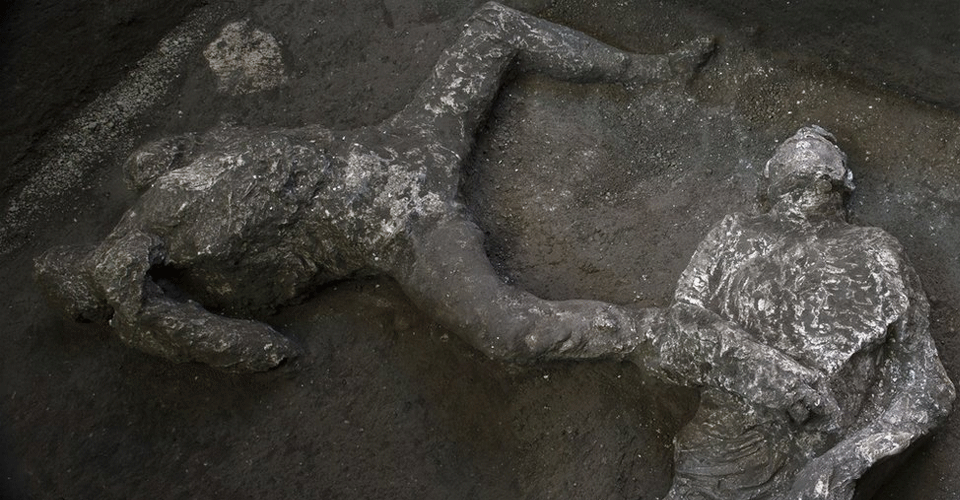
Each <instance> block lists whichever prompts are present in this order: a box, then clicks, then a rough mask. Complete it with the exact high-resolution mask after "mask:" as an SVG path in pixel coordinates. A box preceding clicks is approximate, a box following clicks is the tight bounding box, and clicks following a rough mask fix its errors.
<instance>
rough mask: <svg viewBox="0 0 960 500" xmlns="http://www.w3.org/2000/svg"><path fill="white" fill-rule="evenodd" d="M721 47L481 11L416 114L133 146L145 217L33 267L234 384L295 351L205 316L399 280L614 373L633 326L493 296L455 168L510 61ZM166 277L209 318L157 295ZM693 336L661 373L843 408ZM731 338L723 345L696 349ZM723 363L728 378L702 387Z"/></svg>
mask: <svg viewBox="0 0 960 500" xmlns="http://www.w3.org/2000/svg"><path fill="white" fill-rule="evenodd" d="M712 50H713V43H712V41H710V40H706V39H702V40H697V41H695V42H693V43H691V44H688V45H687V46H686V47H685V48H682V49H680V50H678V51H677V52H674V53H671V54H668V55H637V54H629V53H625V52H622V51H620V50H617V49H614V48H612V47H610V46H607V45H604V44H602V43H600V42H598V41H596V40H594V39H592V38H589V37H587V36H586V35H584V34H582V33H579V32H576V31H573V30H570V29H568V28H564V27H562V26H558V25H555V24H552V23H549V22H546V21H543V20H541V19H537V18H534V17H531V16H528V15H525V14H522V13H520V12H517V11H514V10H512V9H509V8H506V7H503V6H501V5H499V4H496V3H492V2H491V3H488V4H485V5H484V6H483V7H482V8H480V9H479V10H478V12H477V13H475V14H474V15H473V16H471V18H470V19H469V20H468V22H467V24H466V27H465V30H464V32H463V34H462V35H461V36H460V37H459V39H458V40H457V41H456V43H455V44H454V45H453V46H452V47H451V48H449V49H448V50H446V51H445V52H444V53H443V55H442V56H441V58H440V60H439V62H438V64H437V65H436V67H435V68H434V71H433V73H432V75H431V76H430V77H429V78H428V80H427V81H426V82H425V83H424V84H423V85H422V86H421V87H420V89H419V90H418V92H417V93H416V96H415V98H414V100H413V102H411V103H410V104H409V105H408V106H406V107H405V108H404V109H403V110H402V111H400V112H399V113H398V114H397V115H395V116H393V117H392V118H390V119H388V120H387V121H385V122H384V123H382V124H380V125H377V126H373V127H369V128H363V129H359V130H353V131H348V132H331V131H328V130H324V129H321V128H319V127H315V126H308V127H304V128H300V129H291V130H268V131H264V130H242V129H236V128H227V127H224V128H219V129H215V130H212V131H210V132H208V133H206V134H203V135H194V134H189V135H185V136H180V137H175V138H172V139H166V140H161V141H158V142H155V143H153V144H149V145H147V146H145V147H143V148H141V149H140V150H139V151H137V152H135V153H134V154H133V155H131V157H130V159H129V160H128V161H127V164H126V165H125V168H126V172H127V174H128V177H129V179H130V181H131V183H132V184H133V185H134V186H135V187H137V188H140V189H143V190H145V191H144V192H143V194H142V197H141V198H140V200H139V201H138V202H137V203H136V204H135V205H134V206H133V207H132V208H131V209H130V210H129V211H128V212H127V213H126V214H125V215H124V216H123V218H122V220H121V221H120V222H119V224H118V225H117V226H116V227H115V228H114V230H113V232H112V233H111V234H110V235H109V236H108V237H107V238H106V240H105V241H103V242H102V243H100V244H99V245H97V246H96V247H93V248H88V247H77V246H67V247H57V248H53V249H51V250H49V251H47V252H46V253H45V254H43V255H42V256H41V257H39V258H38V259H37V261H36V274H37V279H38V282H39V283H40V285H41V287H42V288H43V289H44V291H45V293H46V294H47V295H48V296H49V297H50V298H51V300H52V301H54V302H58V303H59V304H60V305H61V306H62V307H63V308H64V309H65V310H66V311H67V312H68V314H70V315H71V316H73V317H74V318H76V319H81V320H88V321H94V320H109V322H110V325H111V326H112V327H113V329H114V330H115V332H116V334H117V335H118V336H119V338H120V339H121V340H122V341H123V342H125V343H126V344H128V345H130V346H132V347H134V348H137V349H140V350H143V351H146V352H148V353H153V354H156V355H159V356H162V357H165V358H167V359H170V360H173V361H178V362H181V361H197V362H202V363H207V364H209V365H212V366H215V367H219V368H223V369H228V370H233V371H255V370H265V369H269V368H271V367H273V366H276V365H277V364H278V363H280V362H281V361H282V360H283V359H284V358H287V357H290V356H294V355H296V354H297V349H296V347H295V346H294V345H293V344H292V343H291V342H290V341H289V340H288V339H287V338H285V337H283V336H282V335H280V334H279V333H277V332H276V331H275V330H273V329H272V328H271V327H269V326H268V325H266V324H264V323H261V322H256V321H250V320H245V319H234V318H230V317H226V316H221V315H218V314H213V313H211V312H209V311H208V310H207V309H205V308H204V307H203V306H201V305H200V303H202V304H204V305H206V306H208V307H210V306H212V307H216V308H217V309H219V310H221V311H224V312H225V313H227V314H234V315H239V316H243V315H244V314H245V313H248V312H249V311H250V310H256V309H258V308H262V307H265V306H273V305H277V304H282V303H284V302H288V301H291V300H294V299H297V298H298V297H301V296H302V295H304V294H306V293H309V292H310V291H311V290H312V289H315V288H316V287H318V286H319V285H322V284H323V283H327V282H330V281H332V280H336V279H343V278H345V277H349V276H353V275H356V274H358V273H364V272H368V273H383V274H387V275H389V276H391V277H393V278H394V279H395V280H396V281H397V282H398V283H399V284H400V285H401V286H402V288H403V289H404V291H405V292H406V293H407V294H408V295H409V297H410V299H411V300H412V301H413V302H414V304H416V305H417V306H418V307H419V308H420V309H421V310H423V311H424V312H426V313H428V314H430V315H432V316H433V317H434V318H435V319H436V320H438V321H439V322H440V323H442V324H443V325H444V326H445V327H446V328H448V329H449V330H450V331H452V332H453V333H455V334H457V335H458V336H460V337H461V338H463V339H464V340H465V341H466V342H467V343H469V344H471V345H472V346H474V347H476V348H477V349H479V350H481V351H482V352H484V353H486V354H488V355H489V356H492V357H498V358H503V359H509V360H516V361H524V360H526V361H529V360H537V359H559V358H566V359H575V358H594V357H621V358H623V357H625V356H626V355H627V354H629V353H630V352H631V351H632V350H633V349H634V347H635V345H636V344H637V343H638V342H640V341H644V340H647V339H641V338H639V337H638V330H637V328H636V325H635V324H634V321H635V320H634V318H633V316H632V315H631V314H628V313H627V312H626V311H624V310H621V309H620V308H617V307H615V306H612V305H610V304H605V303H601V302H595V301H588V300H568V301H546V300H542V299H540V298H538V297H535V296H533V295H531V294H529V293H526V292H523V291H521V290H517V289H514V288H512V287H510V286H507V285H505V284H504V283H503V282H502V280H501V279H500V277H499V276H497V274H496V273H495V272H494V270H493V268H492V267H491V265H490V263H489V261H488V260H487V257H486V255H485V254H484V252H483V246H482V234H481V232H480V230H479V229H478V228H477V227H476V226H475V225H474V224H473V222H471V220H470V217H469V215H468V214H466V213H465V210H464V207H463V206H462V205H461V204H460V203H459V201H458V200H457V188H458V182H459V175H460V167H461V164H462V162H463V160H464V158H466V157H467V155H468V154H469V151H470V148H471V146H472V136H473V134H474V133H475V130H476V128H477V126H478V125H479V124H480V121H481V120H482V118H483V116H484V115H485V113H486V111H487V108H488V107H489V106H490V104H491V102H492V101H493V100H494V98H495V96H496V93H497V91H498V89H499V86H500V85H501V82H502V79H503V76H504V74H505V72H506V71H507V69H508V67H509V66H510V65H512V64H519V65H520V66H521V69H527V70H533V71H542V72H545V73H548V74H550V75H553V76H555V77H557V78H562V79H567V80H576V81H601V82H622V83H627V84H632V83H644V82H654V81H662V80H667V79H672V78H687V77H689V76H690V75H691V74H692V73H693V72H694V71H695V70H696V69H697V68H698V67H699V65H700V64H702V63H703V62H705V61H706V59H707V57H709V55H710V53H711V52H712ZM170 273H172V274H174V275H176V277H177V278H178V281H177V282H178V284H179V285H180V288H181V289H183V288H186V289H188V290H190V292H191V293H192V294H193V298H194V299H196V300H197V301H199V302H200V303H198V302H194V301H193V300H184V299H182V298H181V297H182V295H183V294H182V293H180V292H178V291H177V290H174V289H170V287H168V286H164V281H163V280H160V279H155V278H157V277H162V276H164V275H169V274H170ZM651 317H654V318H659V317H660V313H659V312H657V311H654V310H651ZM701 323H703V321H701ZM683 331H684V332H691V333H693V334H694V335H692V336H691V337H690V338H689V339H687V342H684V343H674V344H675V345H672V349H673V351H672V352H671V353H670V354H671V356H672V357H670V358H663V359H661V360H660V361H661V365H663V366H662V367H663V368H664V369H668V370H671V372H676V373H680V372H682V373H684V374H687V375H689V376H690V377H695V378H697V380H699V381H700V383H704V384H713V385H714V386H716V387H719V388H723V389H726V390H730V391H734V392H736V393H738V394H740V395H742V396H743V397H744V398H746V399H748V400H750V401H752V402H755V403H757V404H760V405H763V406H769V407H772V408H778V409H789V410H790V411H791V412H793V413H794V414H797V415H805V414H807V413H809V412H810V411H813V412H814V413H817V414H822V413H829V411H830V409H831V408H833V401H832V398H831V397H830V395H829V392H828V391H827V389H826V388H825V387H824V386H823V385H822V384H821V378H822V377H821V375H820V374H819V373H817V372H816V371H814V370H809V369H807V368H804V367H803V366H801V365H800V364H799V363H797V362H796V361H794V360H792V359H790V358H789V357H787V356H785V355H783V354H782V353H779V352H778V351H776V350H775V349H772V348H769V347H766V346H763V345H761V344H758V343H754V342H751V341H749V340H747V339H745V337H744V336H743V335H741V334H740V333H739V332H738V331H736V330H735V329H731V328H729V327H728V326H727V325H726V324H725V323H723V322H717V323H716V325H706V324H702V325H700V328H699V329H693V328H689V329H686V330H683ZM728 337H729V338H730V340H724V346H727V347H729V348H725V349H713V348H711V349H707V348H705V347H702V346H701V344H702V343H703V342H707V343H714V344H715V343H716V342H718V341H721V340H723V339H727V338H728ZM736 339H741V340H742V341H736ZM649 340H650V342H651V343H652V344H653V345H655V346H656V345H659V343H660V342H665V341H670V342H673V340H674V339H672V338H666V337H663V338H651V339H649ZM651 349H654V350H656V349H655V348H651ZM661 350H664V349H661ZM683 350H687V351H689V352H686V353H685V354H684V353H683V352H681V351H683ZM708 351H709V352H708ZM721 356H722V357H724V359H729V360H737V361H738V364H737V366H736V367H727V368H725V369H724V371H723V372H720V371H716V372H715V373H705V372H703V370H702V369H703V367H705V366H711V365H715V364H716V362H717V361H719V357H721ZM652 359H653V356H651V357H648V359H647V361H648V362H650V363H653V361H652ZM671 363H672V364H671ZM681 365H682V366H681ZM734 375H736V376H734Z"/></svg>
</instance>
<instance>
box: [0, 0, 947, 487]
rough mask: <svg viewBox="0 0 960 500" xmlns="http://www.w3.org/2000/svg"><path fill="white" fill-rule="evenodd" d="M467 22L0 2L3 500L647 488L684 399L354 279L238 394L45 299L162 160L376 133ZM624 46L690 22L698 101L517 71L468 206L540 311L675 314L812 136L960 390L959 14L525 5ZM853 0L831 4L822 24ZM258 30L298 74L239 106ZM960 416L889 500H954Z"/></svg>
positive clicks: (713, 4) (643, 48)
mask: <svg viewBox="0 0 960 500" xmlns="http://www.w3.org/2000/svg"><path fill="white" fill-rule="evenodd" d="M478 3H479V2H477V1H467V0H350V1H347V0H319V1H298V0H246V1H235V2H220V3H218V2H215V1H211V2H209V3H201V2H181V3H178V4H177V5H178V7H174V8H171V7H170V6H169V5H167V4H166V3H163V2H158V1H156V0H137V1H130V2H123V7H120V6H119V4H116V3H115V2H106V1H102V2H89V1H88V2H79V1H76V0H71V1H67V2H64V1H53V0H41V1H36V2H27V1H19V0H15V1H13V2H11V3H8V4H5V6H4V7H2V11H0V15H2V31H0V56H2V60H0V64H2V71H0V75H2V78H0V85H2V92H0V97H2V99H3V100H2V101H0V104H2V105H0V113H2V114H0V120H2V123H0V127H2V128H0V133H2V137H0V168H2V169H3V170H2V172H3V173H2V177H0V202H2V205H0V208H2V210H3V213H2V215H0V217H3V219H2V224H3V225H2V226H0V251H2V252H3V253H2V254H0V291H2V296H4V297H6V304H5V305H4V306H2V307H0V325H3V326H4V328H3V345H4V347H3V349H2V354H0V359H2V366H0V377H2V379H0V382H2V384H0V389H2V392H0V422H2V427H0V482H2V488H0V497H2V498H37V499H59V498H68V499H86V498H102V499H110V498H118V499H120V498H123V499H132V498H158V497H160V498H235V499H244V498H250V499H264V498H286V497H293V498H324V499H326V498H368V499H387V498H390V499H397V498H417V499H423V498H438V499H439V498H472V499H503V498H526V499H541V498H542V499H553V498H557V499H581V498H603V499H607V498H610V499H613V498H629V499H638V498H640V499H656V498H660V497H662V496H663V494H664V493H665V492H666V490H667V489H668V487H669V484H670V474H671V472H670V471H671V467H672V466H671V456H672V445H671V440H672V436H673V435H674V433H675V432H676V431H677V429H678V428H679V427H680V426H682V425H683V423H684V422H685V420H686V419H687V418H689V417H690V416H691V414H692V411H693V409H694V408H695V407H696V404H697V395H696V392H694V391H691V390H683V389H678V388H675V387H670V386H666V385H664V384H662V383H660V382H657V381H655V380H649V379H647V378H645V377H644V376H643V374H642V373H640V370H638V369H637V368H636V367H633V366H631V365H627V364H620V363H612V362H604V363H580V364H576V363H552V364H545V365H539V366H525V367H519V366H512V365H508V364H504V363H501V362H497V361H491V360H488V359H485V358H483V356H482V355H480V354H478V353H476V352H473V351H472V350H470V349H469V348H468V347H467V346H465V345H464V344H462V343H461V342H460V341H458V340H457V339H455V338H452V337H450V336H449V335H448V334H447V333H446V332H444V331H443V330H442V329H440V328H439V327H437V326H436V325H434V324H432V323H431V322H430V320H429V319H428V317H427V316H426V315H423V314H421V313H419V312H417V311H415V310H413V309H412V307H411V306H410V304H409V303H408V302H407V301H406V299H405V298H404V297H403V295H402V294H401V293H400V291H399V290H398V288H397V286H396V285H395V284H394V283H392V282H391V281H389V280H387V279H377V278H367V279H363V280H356V281H348V282H343V283H340V284H338V285H337V286H333V287H329V288H327V289H324V290H322V291H321V292H320V293H319V294H318V295H317V296H315V297H312V298H310V299H309V300H307V301H305V302H304V303H302V304H300V305H297V306H292V307H287V308H284V309H282V310H281V311H280V312H279V313H277V314H275V315H271V316H267V317H264V318H261V319H263V320H265V321H267V322H269V323H270V324H272V325H274V326H276V327H277V328H278V329H279V330H280V331H282V332H284V333H285V334H288V335H290V336H292V337H293V338H295V339H297V340H298V341H300V342H301V343H303V344H304V345H305V346H306V348H307V350H308V353H307V354H306V355H304V356H303V357H301V358H299V359H297V360H295V361H294V362H292V363H289V364H288V365H285V366H284V367H282V368H281V369H279V370H276V371H273V372H270V373H266V374H259V375H245V376H237V375H226V374H223V373H220V372H216V371H213V370H210V369H207V368H204V367H202V366H194V365H173V364H170V363H168V362H165V361H162V360H159V359H155V358H151V357H149V356H146V355H143V354H140V353H138V352H135V351H132V350H130V349H127V348H125V347H124V346H122V345H121V344H120V343H119V341H117V340H116V339H114V338H112V337H111V336H110V334H109V330H108V329H107V328H105V327H101V326H96V325H89V324H75V323H72V322H70V321H68V320H66V319H64V318H62V317H61V316H60V315H58V314H57V313H56V312H55V311H52V310H51V309H50V308H49V307H48V306H47V305H46V303H45V302H44V301H43V300H42V299H41V297H40V296H39V293H38V291H37V290H36V288H35V286H34V285H33V283H32V279H31V271H30V269H31V260H32V258H33V257H34V256H36V255H37V254H38V253H39V252H41V251H43V250H44V249H46V248H48V247H50V246H52V245H56V244H66V243H83V242H95V241H97V240H98V239H100V238H102V237H103V236H104V235H105V234H106V233H107V232H108V231H109V230H110V229H111V227H112V225H113V224H114V223H115V222H116V221H117V220H118V218H119V216H120V214H122V213H123V211H124V210H125V209H126V208H127V207H128V206H129V205H130V204H131V203H132V201H133V200H134V195H133V194H132V193H130V192H128V191H126V190H125V188H124V186H123V183H122V182H121V181H120V162H121V161H122V159H123V157H124V156H125V155H126V154H127V153H129V151H130V150H131V149H132V148H133V147H134V146H135V145H136V144H139V143H142V142H143V141H145V140H149V139H152V138H156V137H159V136H162V135H167V134H172V133H177V132H182V131H197V130H204V129H207V128H209V127H212V126H214V125H216V124H217V123H220V122H224V121H229V122H233V123H238V124H242V125H275V126H295V125H301V124H305V123H319V124H322V125H324V126H327V127H330V128H341V129H342V128H350V127H355V126H360V125H364V124H371V123H375V122H377V121H379V120H381V119H383V118H385V117H387V116H389V115H390V114H391V113H393V112H395V111H397V110H398V109H399V108H400V107H401V106H402V105H403V104H404V103H405V102H406V101H407V100H408V99H409V98H410V96H411V95H412V93H413V91H414V90H415V88H416V86H417V85H418V84H419V82H420V81H422V80H423V79H424V77H425V75H426V74H427V73H428V71H429V70H430V68H431V67H432V65H433V63H434V61H435V60H436V57H437V56H438V55H439V53H440V51H441V50H442V49H443V47H445V46H446V45H447V44H449V43H450V41H451V40H452V39H453V37H455V36H456V34H457V33H458V30H459V27H460V25H461V23H462V21H463V20H464V19H465V18H466V17H467V16H468V15H469V14H470V12H471V11H472V10H473V9H474V8H475V7H476V5H477V4H478ZM505 3H507V4H509V5H512V6H514V7H516V8H519V9H521V10H524V11H527V12H530V13H533V14H536V15H539V16H541V17H545V18H547V19H550V20H553V21H556V22H559V23H562V24H566V25H569V26H572V27H574V28H577V29H580V30H583V31H585V32H587V33H589V34H591V35H593V36H595V37H597V38H599V39H601V40H603V41H605V42H607V43H610V44H613V45H615V46H618V47H622V48H625V49H629V50H634V51H638V52H663V51H666V50H668V49H670V48H671V47H673V46H675V45H676V44H677V43H679V42H681V41H684V40H687V39H690V38H692V37H694V36H696V35H700V34H711V35H715V36H717V37H718V38H719V40H720V50H719V52H718V53H717V55H716V57H715V58H714V60H712V62H711V63H710V64H709V66H707V67H706V68H705V69H704V71H703V72H702V74H701V75H700V76H699V78H697V79H696V80H695V81H693V82H692V83H690V84H684V83H683V82H675V83H668V84H663V85H658V86H650V87H643V88H633V89H627V88H623V87H620V86H608V85H574V84H569V83H561V82H556V81H552V80H550V79H548V78H545V77H542V76H537V75H513V78H512V80H511V82H510V84H509V85H508V86H506V87H505V88H504V90H503V92H502V94H501V97H500V98H499V100H498V102H497V103H496V104H495V106H494V109H493V110H492V112H491V116H490V119H489V121H488V123H487V124H486V126H485V127H484V130H483V132H482V134H481V135H480V136H479V137H478V140H477V147H476V150H475V155H474V157H473V158H472V159H471V160H470V162H469V165H468V168H467V170H466V171H465V172H464V176H463V183H462V195H463V198H464V200H465V201H466V203H467V204H468V206H469V207H470V208H471V210H472V211H473V213H474V214H475V216H476V218H477V220H478V221H479V223H480V225H481V226H482V227H483V229H484V230H485V231H486V233H487V238H488V240H487V243H488V253H489V255H490V257H491V259H492V260H493V261H494V263H495V265H496V266H497V269H498V270H499V271H500V272H501V273H502V275H503V276H504V278H505V279H507V280H508V281H510V282H512V283H514V284H516V285H518V286H520V287H523V288H525V289H527V290H529V291H531V292H534V293H536V294H538V295H540V296H543V297H547V298H594V299H601V300H606V301H609V302H614V303H619V304H638V305H642V306H664V305H667V304H669V302H670V298H671V295H672V292H673V287H674V286H675V283H676V280H677V277H678V276H679V273H680V271H681V270H682V269H683V268H684V266H685V265H686V262H687V259H689V257H690V255H691V254H692V253H693V251H694V249H695V247H696V245H697V243H698V242H699V241H700V239H701V238H702V237H703V235H704V234H705V232H706V231H707V230H708V229H709V227H710V226H711V225H712V224H714V223H715V222H716V221H717V220H719V218H720V217H721V216H722V215H723V214H725V213H728V212H732V211H744V210H752V209H754V208H755V206H756V201H755V200H756V194H757V174H758V171H759V169H760V168H761V167H762V165H763V163H764V161H765V160H766V158H767V157H769V155H770V154H771V152H772V150H773V147H774V146H775V145H776V143H777V142H779V141H780V140H782V139H783V138H785V137H787V136H789V135H790V134H791V133H792V132H793V131H794V130H796V129H797V128H798V127H800V126H802V125H806V124H810V123H818V124H820V125H822V126H824V127H826V128H827V129H828V130H831V131H832V132H834V133H835V134H836V135H837V137H838V139H839V142H840V145H841V147H842V148H843V149H844V150H845V151H846V152H847V153H848V155H849V160H850V164H851V166H852V168H853V170H854V173H855V175H856V182H857V187H858V189H857V192H856V193H855V195H854V197H853V199H852V200H851V203H850V210H851V218H852V219H853V220H854V221H856V222H858V223H860V224H863V225H875V226H880V227H882V228H884V229H886V230H887V231H888V232H890V233H892V234H893V235H895V236H896V237H897V238H899V239H900V241H901V242H902V243H903V245H904V246H905V248H906V250H907V253H908V254H909V255H910V256H911V258H912V260H913V263H914V265H915V266H916V267H917V269H918V271H919V273H920V275H921V279H922V280H923V283H924V287H925V289H926V291H927V294H928V295H929V296H930V299H931V303H932V305H933V310H932V315H931V323H932V330H933V335H934V337H935V339H936V340H937V346H938V348H939V349H940V353H941V357H942V359H943V361H944V364H945V365H946V367H947V371H948V372H949V374H950V376H951V378H953V379H954V380H955V381H956V380H957V379H958V375H960V342H958V332H960V255H958V249H960V114H958V113H960V86H957V84H956V82H957V81H960V7H958V6H957V4H956V2H955V1H954V0H922V1H919V2H874V1H868V0H852V1H849V2H833V1H826V0H816V1H809V2H787V1H781V2H760V1H756V0H754V1H747V0H744V1H733V2H731V1H721V0H708V1H699V2H694V1H692V0H691V1H681V0H676V1H660V2H653V1H641V0H636V1H627V0H624V1H620V0H598V1H596V2H582V1H575V0H517V1H513V2H505ZM835 4H842V5H835ZM243 19H246V20H248V24H249V25H250V26H253V27H256V28H258V29H260V30H262V31H263V32H264V33H268V34H270V35H272V36H273V37H274V38H275V39H276V41H277V43H278V45H279V47H280V51H281V54H282V61H283V65H284V66H285V75H286V76H285V79H284V80H283V83H282V84H280V85H279V86H278V87H276V88H272V89H268V90H263V91H260V92H255V93H250V94H242V95H239V96H231V95H228V94H226V93H224V92H222V91H218V83H217V80H216V77H215V75H214V74H213V73H212V72H211V69H210V67H209V66H208V63H207V61H206V59H205V58H204V56H203V55H202V51H203V49H204V47H205V46H206V45H207V44H208V43H209V42H210V41H211V40H213V39H214V38H215V37H216V36H217V34H218V32H219V31H220V28H221V27H222V26H224V25H225V24H226V23H228V22H232V21H238V20H243ZM958 450H960V412H957V413H954V415H953V416H952V417H951V418H950V420H949V421H948V423H947V425H946V426H945V427H944V428H943V429H942V430H941V431H940V432H939V433H937V434H936V435H934V436H933V437H932V438H931V439H929V440H927V441H926V442H924V443H922V444H921V445H919V446H917V447H915V450H914V451H913V454H912V455H911V456H910V457H909V458H908V460H907V461H906V463H905V464H904V465H903V466H902V467H901V468H900V469H898V470H897V472H896V473H894V474H892V475H884V477H882V479H884V480H886V482H885V483H883V484H881V483H880V481H879V480H878V478H876V477H874V478H873V479H871V480H869V481H867V484H865V486H866V488H864V490H863V492H864V494H866V493H868V491H867V490H868V489H872V488H873V487H879V490H878V492H877V494H876V496H875V498H879V499H906V500H911V499H925V500H946V499H956V498H960V474H957V471H958V470H960V461H958V458H957V457H958Z"/></svg>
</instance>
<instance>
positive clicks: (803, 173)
mask: <svg viewBox="0 0 960 500" xmlns="http://www.w3.org/2000/svg"><path fill="white" fill-rule="evenodd" d="M832 137H833V136H832V135H830V133H829V132H827V131H826V130H824V129H822V128H820V127H817V126H812V127H804V128H801V129H800V130H799V131H797V133H796V134H794V135H793V137H791V138H789V139H787V140H786V141H784V142H783V143H782V144H780V146H779V147H777V150H776V151H775V152H774V154H773V157H772V158H770V160H769V161H768V162H767V165H766V167H765V168H764V174H765V176H766V177H767V179H768V181H769V189H770V193H771V194H775V193H779V194H783V193H787V192H790V191H793V190H794V189H798V188H802V187H807V186H810V185H811V183H815V182H819V183H820V184H824V183H829V184H830V185H831V186H832V188H833V189H835V190H841V191H842V190H847V191H852V190H853V174H852V173H851V172H850V170H849V169H848V168H847V164H846V163H847V162H846V160H847V158H846V155H844V154H843V151H840V148H838V147H837V146H836V144H834V143H833V141H832V140H831V139H832Z"/></svg>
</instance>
